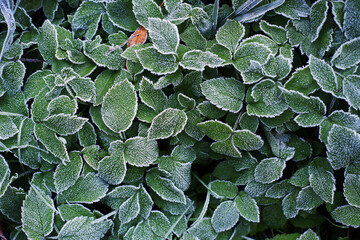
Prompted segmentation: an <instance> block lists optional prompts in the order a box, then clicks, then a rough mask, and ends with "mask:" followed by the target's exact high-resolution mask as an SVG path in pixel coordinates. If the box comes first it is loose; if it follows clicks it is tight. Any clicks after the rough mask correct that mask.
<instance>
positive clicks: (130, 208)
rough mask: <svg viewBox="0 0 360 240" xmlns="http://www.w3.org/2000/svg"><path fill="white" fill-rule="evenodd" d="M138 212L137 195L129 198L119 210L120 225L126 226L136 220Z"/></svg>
mask: <svg viewBox="0 0 360 240" xmlns="http://www.w3.org/2000/svg"><path fill="white" fill-rule="evenodd" d="M139 212H140V204H139V195H138V194H134V195H133V196H131V197H129V198H128V199H127V200H126V201H125V202H124V203H123V204H121V206H120V208H119V219H120V221H121V224H126V223H128V222H130V221H131V220H133V219H134V218H136V216H137V215H138V214H139Z"/></svg>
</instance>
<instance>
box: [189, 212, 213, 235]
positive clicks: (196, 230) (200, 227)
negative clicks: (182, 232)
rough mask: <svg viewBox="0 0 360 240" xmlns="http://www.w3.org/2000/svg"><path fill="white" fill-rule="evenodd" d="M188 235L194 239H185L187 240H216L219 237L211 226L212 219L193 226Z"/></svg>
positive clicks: (202, 220)
mask: <svg viewBox="0 0 360 240" xmlns="http://www.w3.org/2000/svg"><path fill="white" fill-rule="evenodd" d="M188 233H189V234H191V235H192V236H193V238H185V240H193V239H201V238H203V239H209V240H214V239H216V237H217V233H216V232H215V230H214V228H213V227H212V224H211V219H210V218H207V217H205V218H203V219H201V221H199V222H198V223H197V224H196V225H194V226H191V227H190V228H189V229H188Z"/></svg>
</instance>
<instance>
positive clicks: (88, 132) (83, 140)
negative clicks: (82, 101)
mask: <svg viewBox="0 0 360 240" xmlns="http://www.w3.org/2000/svg"><path fill="white" fill-rule="evenodd" d="M78 138H79V143H80V145H81V146H83V147H87V146H92V145H95V144H96V132H95V128H94V126H93V125H92V124H91V123H89V122H86V123H85V124H84V126H83V127H82V128H81V129H80V131H79V132H78Z"/></svg>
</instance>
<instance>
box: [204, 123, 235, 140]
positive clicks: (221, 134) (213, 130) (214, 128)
mask: <svg viewBox="0 0 360 240" xmlns="http://www.w3.org/2000/svg"><path fill="white" fill-rule="evenodd" d="M197 126H198V127H199V128H200V129H201V131H203V132H204V133H205V134H206V135H207V136H208V137H210V138H212V139H214V140H215V141H219V140H226V139H228V138H229V137H230V135H231V133H232V128H231V127H230V126H229V125H227V124H226V123H223V122H220V121H218V120H210V121H206V122H202V123H199V124H197Z"/></svg>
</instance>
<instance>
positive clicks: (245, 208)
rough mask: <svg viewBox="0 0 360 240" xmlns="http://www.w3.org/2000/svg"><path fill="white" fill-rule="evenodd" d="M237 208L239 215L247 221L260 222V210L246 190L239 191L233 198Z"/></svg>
mask: <svg viewBox="0 0 360 240" xmlns="http://www.w3.org/2000/svg"><path fill="white" fill-rule="evenodd" d="M234 202H235V203H236V206H237V208H238V209H239V212H240V215H241V216H242V217H243V218H245V219H246V220H247V221H249V222H260V211H259V207H258V205H257V203H256V201H255V200H254V199H253V198H251V197H250V196H249V195H248V194H247V193H246V192H244V191H241V192H239V195H238V196H237V197H236V198H235V200H234Z"/></svg>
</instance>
